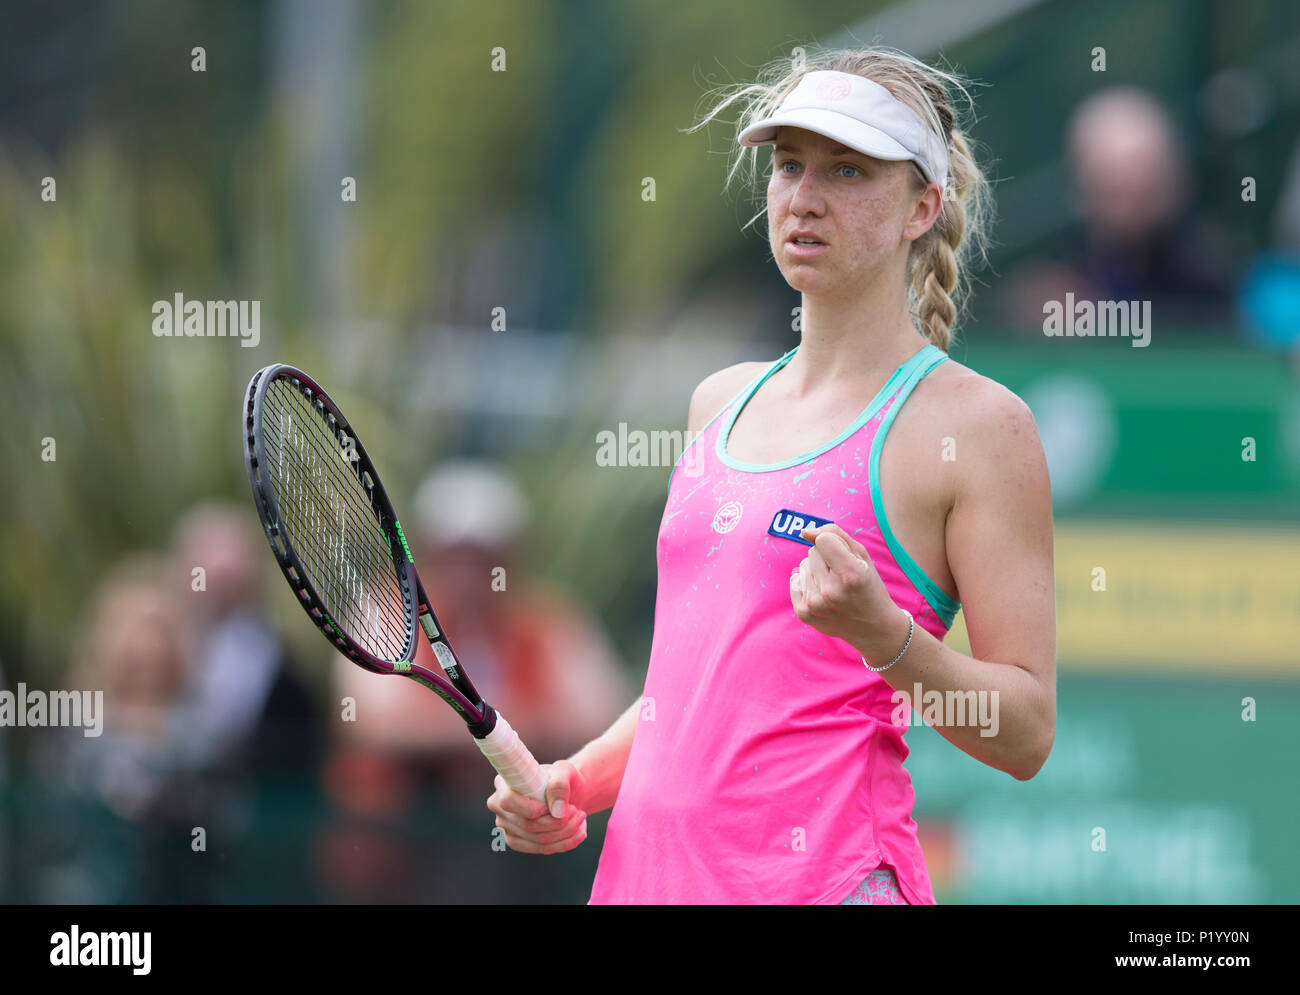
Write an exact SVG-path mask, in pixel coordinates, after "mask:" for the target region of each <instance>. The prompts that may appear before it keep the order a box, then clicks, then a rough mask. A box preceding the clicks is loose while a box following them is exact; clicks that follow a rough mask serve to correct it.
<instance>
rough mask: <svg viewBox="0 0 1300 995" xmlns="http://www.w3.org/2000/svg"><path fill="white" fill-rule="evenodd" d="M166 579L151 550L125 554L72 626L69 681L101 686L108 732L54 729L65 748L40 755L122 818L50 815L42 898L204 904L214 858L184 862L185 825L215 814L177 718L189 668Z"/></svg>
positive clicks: (167, 572) (165, 565)
mask: <svg viewBox="0 0 1300 995" xmlns="http://www.w3.org/2000/svg"><path fill="white" fill-rule="evenodd" d="M173 577H174V575H173V573H172V567H171V564H170V563H169V562H167V561H165V560H163V559H162V558H160V557H157V556H153V555H149V554H139V555H137V556H135V557H132V558H130V559H128V560H126V561H124V562H123V563H121V564H119V565H118V566H117V567H116V568H114V569H113V570H112V571H111V572H110V573H109V575H108V576H107V577H105V579H104V580H103V582H102V583H101V584H100V586H99V588H98V590H97V591H96V593H95V594H94V596H93V597H92V598H91V601H90V606H89V610H88V612H87V615H86V617H85V618H84V619H83V620H82V621H81V624H80V626H79V628H78V635H77V648H76V651H75V656H74V664H73V668H72V671H71V673H70V675H69V680H70V683H69V685H68V687H69V688H72V689H79V690H86V691H91V692H96V691H102V692H103V732H102V734H101V735H100V736H97V737H86V736H85V735H84V734H83V731H82V730H81V729H62V730H59V740H58V741H59V742H61V743H62V745H63V749H62V750H60V751H41V753H40V754H39V755H38V759H39V760H40V761H41V762H42V766H44V768H45V773H46V774H47V776H49V775H53V777H54V783H53V784H52V786H54V787H58V786H59V785H62V786H64V787H66V788H68V789H70V791H71V796H72V797H73V798H80V799H83V800H85V801H89V802H92V803H98V804H102V805H104V806H106V807H107V808H108V809H109V810H110V811H111V813H112V814H113V815H114V816H116V820H120V821H115V820H113V819H110V818H106V817H104V816H95V815H94V813H93V811H82V812H81V813H79V815H78V817H75V818H71V819H59V820H57V824H59V825H60V826H61V831H60V832H59V833H57V834H55V833H53V832H50V831H49V830H50V827H49V826H46V833H45V838H44V839H43V842H45V843H47V844H48V846H49V848H50V849H51V851H54V852H55V854H56V855H55V859H54V861H53V865H54V866H52V867H51V868H50V869H49V871H48V872H47V873H46V874H44V875H43V876H42V877H41V881H42V884H41V885H40V886H38V895H37V900H38V901H54V902H68V901H74V902H122V901H127V902H132V901H136V902H141V901H142V902H200V901H208V900H211V897H212V896H211V891H210V885H211V871H210V862H209V861H204V860H202V859H199V858H197V857H195V858H194V859H187V858H188V857H190V855H191V851H190V845H189V844H190V833H191V830H192V828H193V827H195V826H205V827H209V828H212V821H211V819H210V818H209V816H211V815H212V814H213V813H212V811H211V809H210V807H209V805H208V800H209V793H208V790H207V786H206V785H205V784H204V783H203V778H202V774H201V772H200V771H198V770H196V769H195V768H194V766H193V765H192V764H191V763H189V762H188V759H187V757H188V751H187V749H186V747H185V744H184V742H183V741H182V738H181V737H182V736H183V728H182V727H181V726H179V725H178V723H177V718H178V717H179V715H180V714H181V712H180V707H181V702H182V701H183V698H184V695H185V690H186V677H187V669H186V665H185V660H184V653H183V649H182V647H183V639H182V632H183V626H182V622H181V610H180V607H181V602H180V601H179V600H178V599H177V597H176V595H175V588H174V584H173ZM106 815H107V813H105V816H106ZM41 821H44V820H41ZM50 821H55V820H53V819H51V820H50ZM59 851H62V852H61V853H60V852H59Z"/></svg>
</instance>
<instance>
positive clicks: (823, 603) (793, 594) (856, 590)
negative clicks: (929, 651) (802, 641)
mask: <svg viewBox="0 0 1300 995" xmlns="http://www.w3.org/2000/svg"><path fill="white" fill-rule="evenodd" d="M801 534H802V536H803V537H804V538H805V539H807V540H809V541H810V542H812V543H813V547H812V549H810V550H808V555H807V556H806V557H804V559H803V561H802V562H801V563H800V564H799V566H798V567H796V568H795V569H794V571H793V572H791V574H790V603H791V604H792V605H793V606H794V613H795V615H796V616H797V617H798V619H799V621H801V622H805V623H807V624H808V625H811V626H812V627H813V628H814V629H816V630H817V631H818V632H824V633H825V634H826V635H828V636H837V637H838V638H840V639H844V640H847V641H848V642H850V643H853V644H855V645H861V644H862V643H864V642H870V641H871V640H872V639H873V638H874V637H876V636H878V635H879V634H880V631H881V629H882V628H883V627H886V626H888V627H893V626H895V625H896V624H897V621H898V617H899V610H898V608H897V606H896V605H895V604H894V602H893V599H892V598H890V596H889V592H888V591H886V590H885V582H884V581H883V580H881V578H880V574H879V573H877V572H876V568H875V566H874V565H873V564H872V562H871V556H870V555H869V554H868V553H867V550H866V547H865V546H863V545H862V543H860V542H858V541H857V540H856V539H854V538H853V537H852V536H850V535H849V534H848V533H847V532H845V531H844V530H843V529H842V528H840V527H839V526H838V525H836V524H835V523H834V522H832V523H830V524H828V525H819V526H817V527H816V528H813V529H804V530H803V532H802V533H801Z"/></svg>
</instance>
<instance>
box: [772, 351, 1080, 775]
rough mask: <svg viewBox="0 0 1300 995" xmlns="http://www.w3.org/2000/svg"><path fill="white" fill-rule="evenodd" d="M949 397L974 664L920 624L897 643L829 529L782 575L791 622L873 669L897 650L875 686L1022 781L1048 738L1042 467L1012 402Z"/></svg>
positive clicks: (881, 599)
mask: <svg viewBox="0 0 1300 995" xmlns="http://www.w3.org/2000/svg"><path fill="white" fill-rule="evenodd" d="M955 392H956V395H957V396H955V397H954V398H953V399H952V403H953V404H954V405H955V406H956V407H957V408H958V409H959V410H961V411H963V412H967V413H968V417H967V418H966V421H965V424H963V425H962V426H961V427H960V428H959V429H958V431H957V438H956V444H957V461H956V464H955V465H956V467H957V480H956V482H955V484H954V488H955V492H954V497H953V504H952V507H951V509H950V511H949V513H948V517H947V524H946V527H945V532H944V536H945V543H946V547H947V557H948V565H949V568H950V570H951V571H952V576H953V579H954V580H955V581H956V583H957V591H958V595H959V597H960V599H961V602H962V610H963V612H964V614H965V619H966V628H967V631H968V632H969V634H970V643H971V651H972V654H973V655H972V656H966V655H965V654H964V653H960V652H958V651H957V650H954V649H952V648H950V647H947V646H944V645H943V643H942V642H940V641H939V640H938V639H936V638H935V637H934V636H932V635H930V633H929V632H927V631H926V630H924V629H922V628H921V627H920V626H919V625H918V626H916V627H915V630H914V631H913V633H912V641H911V643H910V644H907V637H908V632H909V628H910V627H909V623H908V619H907V615H906V613H905V612H903V611H902V610H901V609H900V608H899V607H898V606H897V605H895V604H894V602H893V600H892V599H891V598H890V596H889V593H888V591H886V590H885V586H884V583H883V581H881V579H880V576H879V573H878V572H876V571H875V570H874V569H872V568H871V566H870V555H869V554H868V553H867V551H866V549H865V548H864V547H863V546H862V544H861V543H859V542H858V541H857V540H855V539H853V538H852V537H851V536H849V535H848V534H847V533H845V532H844V530H843V529H841V528H839V526H837V525H834V524H831V525H826V526H821V527H819V528H818V529H816V530H805V537H806V538H812V539H814V542H815V544H814V548H813V549H812V550H810V551H809V553H808V556H807V557H806V558H805V560H804V561H803V563H801V564H800V566H799V568H798V569H797V570H796V571H795V572H794V573H793V574H792V575H791V578H790V596H791V600H792V602H793V604H794V607H795V612H796V614H797V615H798V617H799V618H800V619H801V620H802V621H804V622H806V623H807V624H809V625H812V626H814V627H815V628H817V629H819V630H820V631H822V632H825V633H826V634H827V635H832V636H838V637H839V638H842V639H845V640H847V641H848V642H849V643H851V644H852V645H853V646H854V648H855V649H857V650H858V652H859V653H861V654H862V655H863V656H864V657H865V658H866V660H867V661H868V662H869V663H870V664H871V665H873V666H878V667H885V666H886V665H888V664H890V663H891V661H892V660H894V658H895V656H896V655H897V654H898V652H899V650H900V649H901V648H902V647H903V646H904V645H907V651H906V652H905V653H904V654H903V656H902V657H901V658H900V659H898V661H897V663H895V664H892V665H890V666H888V667H887V669H885V670H883V671H881V677H883V678H884V679H885V680H886V681H887V682H888V683H889V685H890V686H891V687H892V688H894V689H895V691H897V692H901V693H903V694H905V695H906V696H907V700H908V701H909V702H910V704H911V706H912V708H913V709H916V710H918V711H921V713H922V714H923V715H925V714H926V708H927V706H929V705H930V701H931V700H937V701H940V702H943V703H944V705H945V708H944V710H943V713H942V717H941V718H940V720H939V721H938V722H935V723H934V725H935V728H936V730H937V731H938V732H939V734H940V735H942V736H943V737H944V738H945V739H946V740H948V741H949V742H950V743H952V744H953V745H954V746H956V747H958V748H959V749H961V750H963V751H965V752H966V753H968V754H970V755H971V756H972V757H974V758H975V759H976V760H978V761H980V762H981V763H985V764H988V765H989V766H990V767H994V768H996V769H998V770H1001V771H1005V772H1006V773H1008V774H1010V775H1011V776H1012V777H1015V778H1016V779H1017V780H1022V781H1023V780H1028V779H1029V778H1031V777H1033V776H1034V775H1035V774H1036V773H1038V771H1039V770H1040V769H1041V768H1042V766H1043V764H1044V763H1045V762H1046V760H1047V756H1048V754H1049V753H1050V752H1051V749H1052V742H1053V739H1054V737H1055V732H1056V588H1055V581H1054V576H1053V569H1052V503H1051V488H1050V485H1049V482H1048V476H1047V462H1046V460H1045V458H1044V456H1043V448H1042V444H1041V443H1040V441H1039V439H1038V432H1037V429H1036V428H1035V426H1034V419H1033V416H1032V415H1031V414H1030V412H1029V409H1028V408H1027V407H1026V406H1025V404H1024V402H1023V401H1021V400H1020V399H1019V398H1018V397H1016V396H1015V395H1014V394H1012V393H1011V392H1010V391H1008V390H1007V389H1006V388H1004V387H1002V386H1001V385H1000V384H996V383H994V382H993V381H990V380H985V379H984V378H982V377H970V378H965V379H964V380H963V381H959V382H958V383H957V385H956V387H955ZM918 688H919V694H920V698H921V700H919V701H918V700H915V699H916V697H917V695H918ZM936 692H937V695H938V697H937V698H935V697H934V696H935V693H936ZM972 692H973V693H972ZM927 696H929V698H927ZM950 701H951V702H952V703H953V705H954V706H955V705H957V704H958V703H960V704H961V705H962V707H963V710H964V711H965V713H966V714H965V717H964V718H962V717H958V716H957V715H956V710H955V708H953V709H952V713H953V714H952V716H951V718H950V716H949V710H948V708H947V704H948V702H950ZM972 705H973V706H974V708H973V709H972V708H971V706H972ZM930 707H932V706H930ZM972 713H973V714H972ZM931 715H933V712H931Z"/></svg>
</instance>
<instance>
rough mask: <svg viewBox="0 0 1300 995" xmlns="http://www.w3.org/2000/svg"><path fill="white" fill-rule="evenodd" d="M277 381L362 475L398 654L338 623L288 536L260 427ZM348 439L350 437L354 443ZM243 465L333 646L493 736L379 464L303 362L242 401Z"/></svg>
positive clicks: (269, 533) (301, 596)
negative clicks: (429, 658)
mask: <svg viewBox="0 0 1300 995" xmlns="http://www.w3.org/2000/svg"><path fill="white" fill-rule="evenodd" d="M277 380H287V381H289V384H290V386H292V387H294V388H295V389H297V390H298V391H299V392H300V393H301V394H302V396H303V398H304V399H305V400H306V401H308V403H309V404H310V405H311V406H312V408H313V410H314V411H315V412H316V413H317V414H318V415H319V416H321V418H322V421H323V422H324V423H325V425H326V427H327V428H328V429H329V430H330V431H331V432H332V434H333V435H334V438H335V441H336V442H337V443H338V445H339V455H338V458H339V459H341V460H343V462H344V463H346V464H347V465H348V466H349V468H350V470H351V471H352V472H354V473H355V474H356V475H357V479H358V481H359V482H360V484H361V487H362V490H363V491H365V492H366V494H367V495H368V496H369V498H370V510H371V511H372V512H373V513H374V514H375V518H376V520H377V522H378V524H379V527H380V530H381V531H382V532H383V534H384V536H385V538H386V539H387V540H388V544H389V552H390V554H391V555H392V557H393V563H394V566H395V567H396V570H397V577H398V584H399V586H400V588H401V592H402V606H403V616H404V620H405V623H406V632H405V636H404V641H403V643H404V644H403V650H402V654H401V659H399V660H384V659H381V658H380V657H377V656H375V655H374V654H373V653H371V652H369V651H368V650H366V649H365V648H364V647H362V646H361V645H359V644H358V643H357V642H356V641H355V640H353V639H352V638H351V637H350V636H349V635H348V634H347V633H346V632H344V631H343V630H342V629H341V628H339V626H338V625H337V624H335V622H334V620H333V619H332V618H331V617H330V614H329V611H328V609H327V608H326V606H325V603H324V601H323V600H322V599H321V597H320V594H319V592H318V591H317V590H316V588H315V586H314V585H313V583H312V580H311V577H310V576H309V574H308V573H307V571H306V569H304V567H303V564H302V561H301V559H300V558H299V556H298V552H297V550H296V549H294V547H293V544H292V542H291V541H290V538H289V532H288V530H287V529H286V527H285V523H284V520H283V519H282V518H281V515H280V505H279V501H278V500H277V498H276V494H275V489H274V487H273V486H272V482H271V477H270V474H269V473H266V472H264V471H263V468H264V467H265V466H266V465H267V460H266V452H265V440H264V436H263V433H262V416H263V414H264V412H265V404H264V402H265V398H266V392H267V390H268V389H269V388H270V385H271V384H272V383H274V382H275V381H277ZM345 440H350V444H348V443H347V442H345ZM344 453H346V456H345V455H344ZM354 457H355V458H354ZM244 463H245V467H246V469H247V471H248V482H249V485H250V486H251V487H252V490H253V503H254V505H256V507H257V514H258V518H259V519H260V520H261V523H262V529H263V531H264V532H265V533H266V540H267V543H268V544H269V545H270V547H271V552H272V553H273V554H274V556H275V562H276V563H277V564H278V565H279V567H280V571H281V573H283V574H284V578H285V580H287V581H288V582H289V586H290V587H291V588H292V589H293V591H294V593H295V594H296V595H297V596H298V603H299V604H300V605H301V606H302V608H303V610H304V611H305V612H306V613H307V617H308V618H310V619H311V620H312V623H313V624H314V625H315V626H316V628H317V629H319V630H320V631H321V633H322V634H323V635H324V636H325V638H326V639H328V640H329V641H330V643H331V644H332V645H333V646H334V648H335V649H337V650H338V651H339V652H340V653H342V654H343V655H344V656H346V657H347V658H348V659H349V660H351V661H352V662H353V663H355V664H357V665H358V666H360V667H363V668H365V669H366V670H369V671H372V672H374V673H377V674H400V675H401V676H403V677H407V678H410V679H411V680H413V681H415V682H416V683H418V684H421V685H423V686H424V687H426V688H428V689H429V690H430V691H433V692H434V693H435V694H437V695H438V696H439V697H440V698H442V700H443V701H445V702H446V703H447V704H449V705H450V706H451V707H452V708H454V709H456V711H457V713H459V715H460V716H461V718H463V719H464V720H465V722H466V724H467V725H468V726H469V729H470V732H471V733H473V735H474V737H475V738H476V739H483V738H485V737H486V736H487V735H489V734H490V733H491V732H492V730H493V729H494V728H495V726H496V724H497V715H496V712H495V710H494V709H493V708H492V706H491V705H489V704H488V703H487V702H485V701H484V700H483V699H482V697H481V696H480V695H479V693H478V691H477V690H476V689H475V687H474V684H473V682H472V681H471V680H470V679H469V675H468V674H467V673H465V671H464V670H463V669H462V668H461V667H460V665H459V663H458V662H457V658H456V653H455V651H454V650H453V649H452V647H451V642H450V640H448V638H447V635H446V633H445V632H444V631H443V628H442V626H441V624H440V623H439V622H438V618H437V616H436V615H435V614H434V612H433V606H432V605H431V604H430V602H429V598H428V596H427V595H426V594H425V593H424V585H423V584H422V583H421V582H420V576H419V573H418V572H417V571H416V569H415V558H414V557H413V556H412V555H411V550H410V547H409V545H408V544H407V541H406V536H405V534H404V533H403V531H402V524H401V522H400V520H399V519H398V517H397V513H396V512H395V511H394V510H393V504H392V502H391V501H390V500H389V498H388V492H387V491H386V490H384V485H383V483H382V482H381V481H380V479H379V473H378V472H377V471H376V470H375V465H374V463H373V462H372V461H371V459H370V457H369V455H368V454H367V453H366V448H365V446H364V445H362V443H361V440H360V439H359V438H358V437H357V433H356V431H355V430H354V429H353V428H352V425H351V423H350V422H349V421H348V420H347V418H345V417H344V415H343V412H342V411H340V410H339V407H338V405H337V404H336V403H335V402H334V401H333V400H332V399H331V398H330V396H329V394H327V393H326V392H325V390H324V389H323V388H322V387H321V386H320V384H318V383H316V381H315V380H313V379H312V378H311V377H309V376H308V375H307V374H305V373H303V372H302V370H300V369H298V368H297V367H294V366H289V365H287V364H284V363H274V364H272V365H270V366H266V367H263V368H262V369H260V370H258V371H257V372H256V373H255V374H253V377H252V379H251V380H250V381H249V384H248V390H247V393H246V395H245V404H244ZM367 478H368V481H367ZM417 630H421V631H423V633H424V636H425V638H426V639H428V641H429V644H430V646H431V647H432V649H433V652H434V656H435V657H436V658H437V660H438V663H439V664H440V666H441V667H442V669H443V671H444V674H445V676H444V674H438V673H435V672H433V671H431V670H429V669H428V668H426V667H423V666H421V665H420V664H418V663H416V662H415V657H416V647H417V645H418V644H417V640H418V639H419V638H420V632H419V631H417Z"/></svg>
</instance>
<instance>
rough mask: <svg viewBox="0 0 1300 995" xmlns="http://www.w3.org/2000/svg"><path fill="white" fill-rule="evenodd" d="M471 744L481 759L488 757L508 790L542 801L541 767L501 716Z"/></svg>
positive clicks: (543, 798)
mask: <svg viewBox="0 0 1300 995" xmlns="http://www.w3.org/2000/svg"><path fill="white" fill-rule="evenodd" d="M474 742H476V743H478V748H479V749H480V750H482V751H483V756H485V757H487V758H488V761H489V762H490V763H491V764H492V766H493V767H495V768H496V769H497V773H499V774H500V775H501V777H502V778H503V779H504V780H505V782H506V784H508V785H509V786H510V789H511V790H512V791H515V792H517V793H518V794H521V795H526V796H527V797H529V798H536V799H537V800H538V801H539V802H544V801H546V778H545V777H543V776H542V768H541V767H540V766H538V763H537V761H536V759H534V757H533V755H532V754H531V753H530V752H529V751H528V747H526V746H525V745H524V742H523V740H521V739H520V738H519V734H518V733H516V732H515V731H514V729H512V728H511V727H510V723H509V722H507V721H506V718H505V716H504V715H502V714H501V713H500V712H497V724H496V728H495V729H493V730H492V731H491V732H490V733H488V734H487V736H485V737H484V738H483V739H475V740H474Z"/></svg>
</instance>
